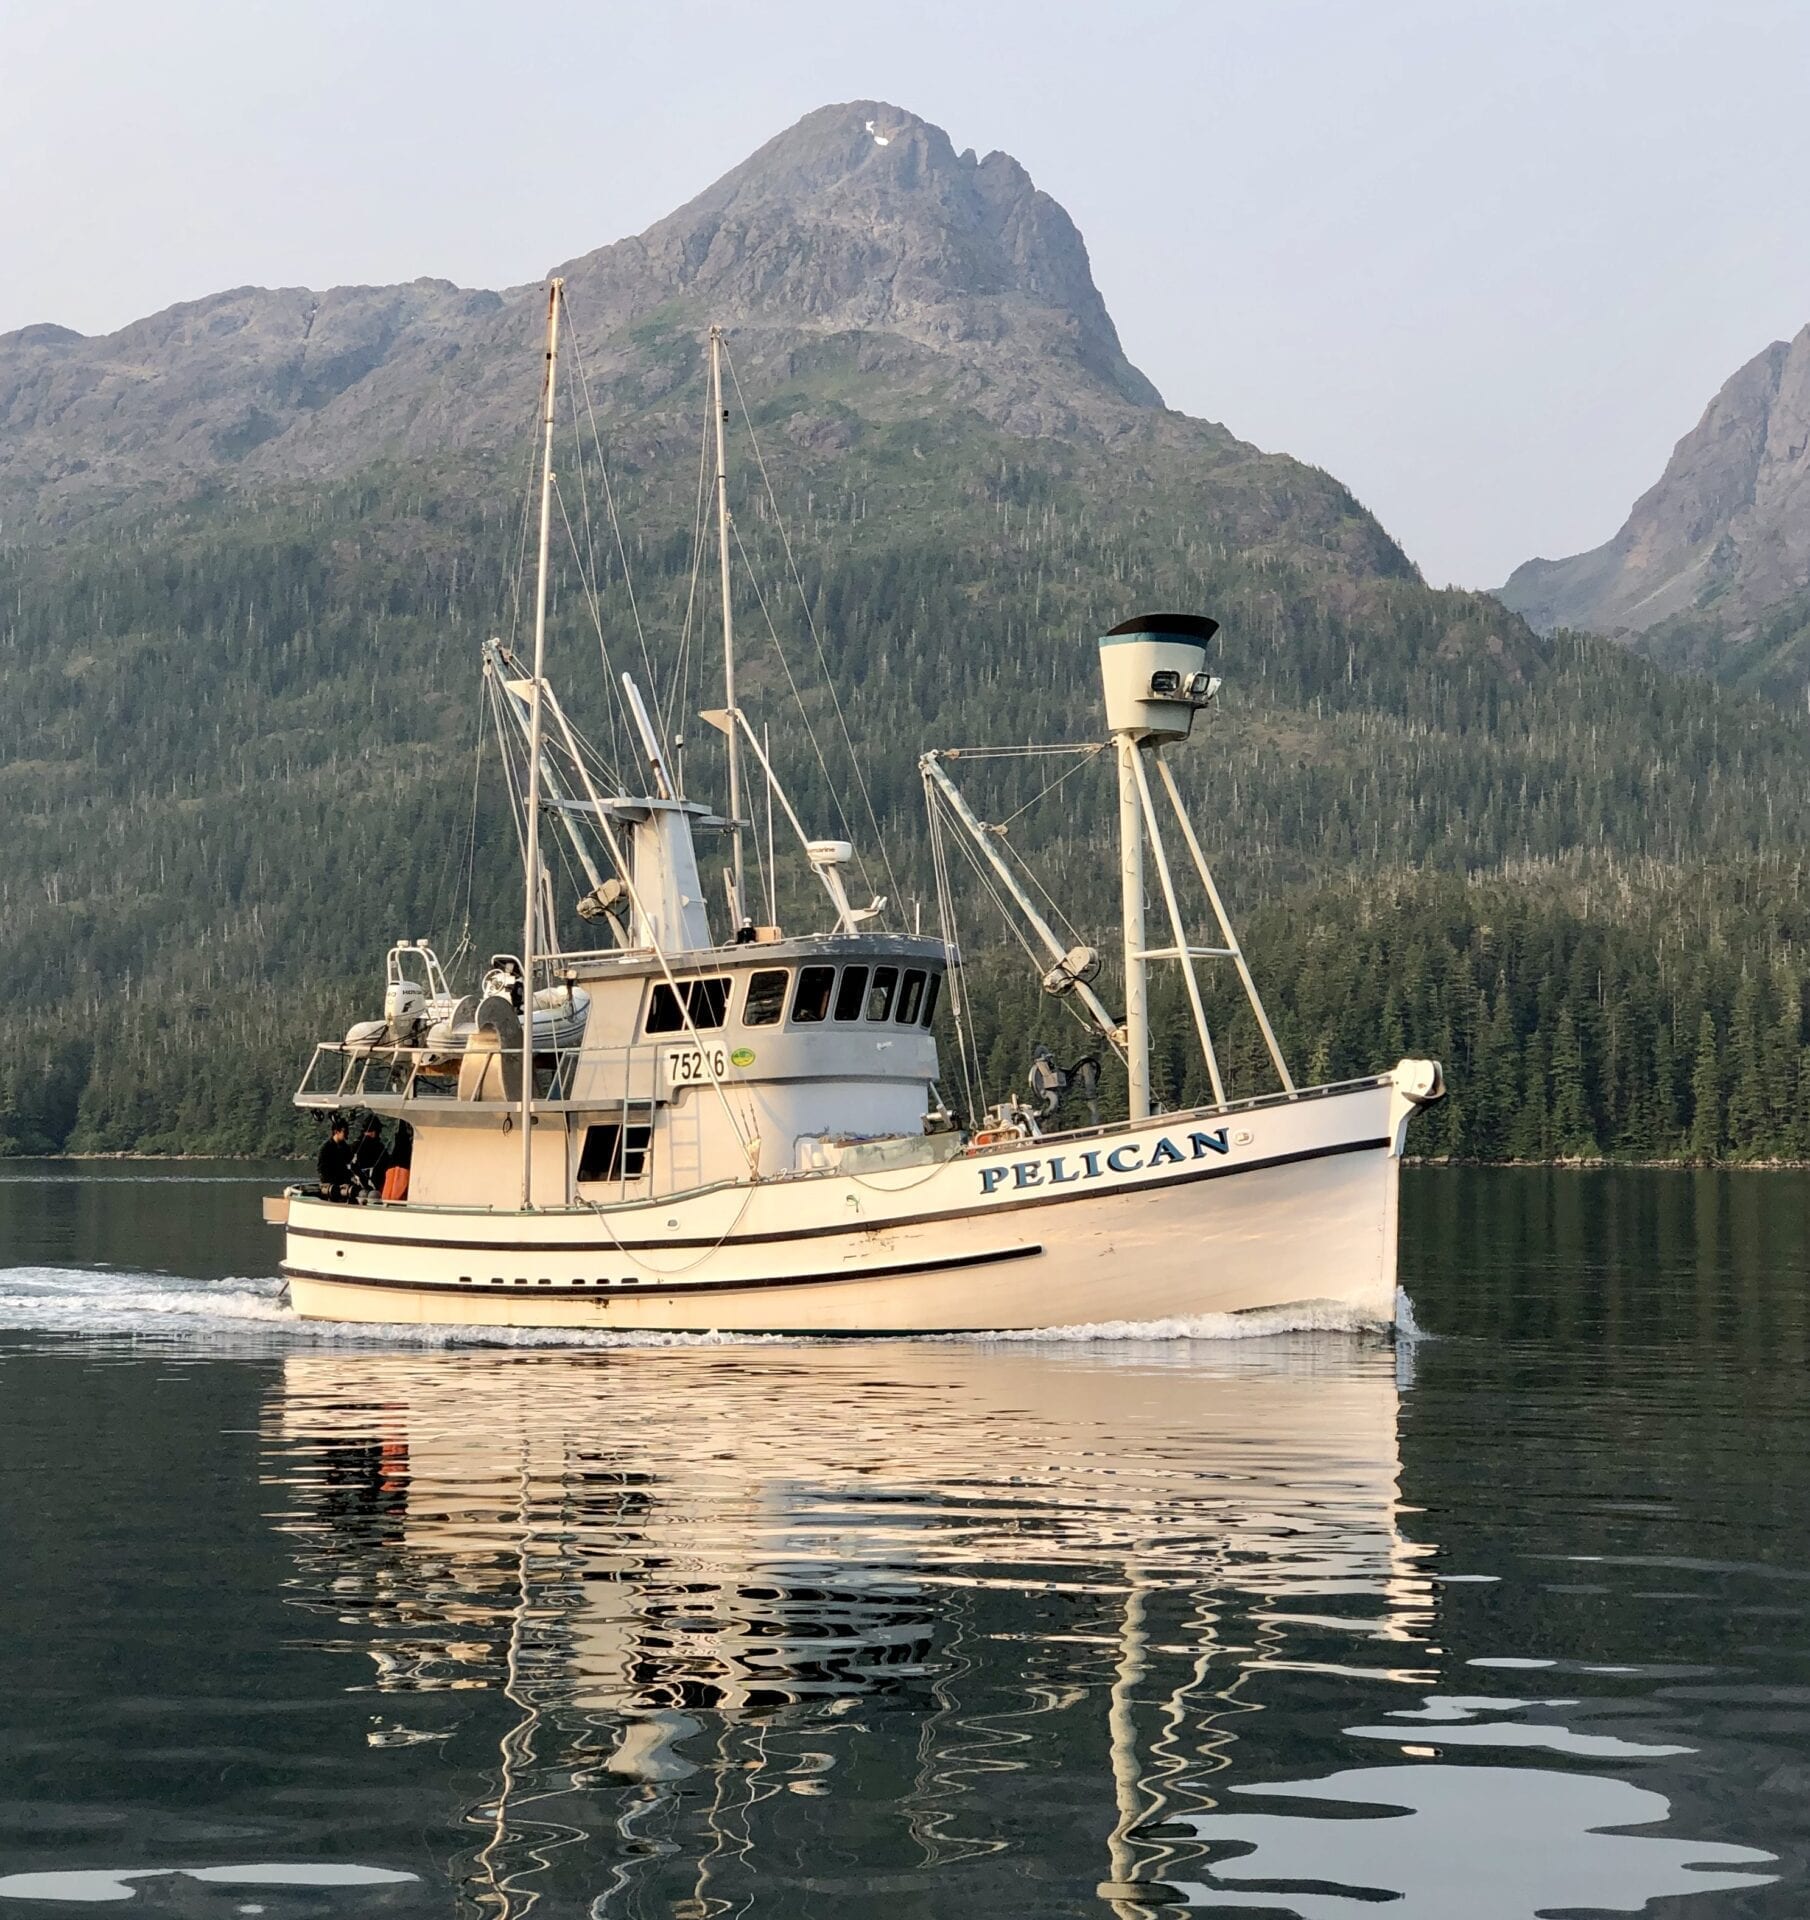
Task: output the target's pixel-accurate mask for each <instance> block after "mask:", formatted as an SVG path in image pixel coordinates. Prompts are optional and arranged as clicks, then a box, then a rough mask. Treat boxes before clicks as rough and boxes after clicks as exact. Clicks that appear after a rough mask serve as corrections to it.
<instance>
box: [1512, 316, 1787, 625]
mask: <svg viewBox="0 0 1810 1920" xmlns="http://www.w3.org/2000/svg"><path fill="white" fill-rule="evenodd" d="M1806 588H1810V327H1806V328H1805V329H1804V330H1803V331H1802V332H1801V333H1800V334H1798V336H1797V337H1796V339H1794V340H1792V341H1790V342H1786V341H1783V340H1779V341H1775V342H1774V343H1773V344H1772V345H1771V346H1769V347H1768V348H1767V349H1766V350H1765V352H1764V353H1761V354H1758V355H1756V357H1755V358H1754V359H1752V360H1750V361H1749V362H1748V363H1747V365H1746V366H1744V367H1743V368H1742V369H1741V370H1740V372H1739V373H1737V374H1736V375H1735V376H1734V378H1733V379H1732V380H1730V381H1729V382H1728V384H1727V385H1726V386H1725V387H1724V388H1723V389H1722V391H1721V392H1720V393H1718V394H1717V395H1716V397H1715V399H1713V400H1712V401H1711V402H1710V404H1709V408H1708V410H1707V411H1706V412H1705V414H1704V416H1703V418H1702V419H1701V420H1700V421H1699V422H1698V423H1697V425H1696V426H1695V427H1694V428H1693V429H1692V430H1691V431H1690V432H1689V433H1688V434H1686V435H1685V437H1684V438H1683V439H1682V440H1680V441H1679V443H1678V445H1677V448H1676V450H1675V451H1674V452H1673V454H1672V458H1671V460H1670V462H1669V463H1668V464H1667V466H1666V470H1665V472H1664V473H1663V474H1662V475H1661V476H1660V478H1659V481H1658V483H1657V484H1656V485H1655V486H1653V487H1651V488H1649V489H1648V491H1647V492H1646V493H1644V494H1642V495H1641V497H1640V498H1639V499H1638V500H1637V501H1636V502H1635V503H1634V508H1633V511H1632V512H1631V513H1630V514H1629V515H1628V519H1627V522H1626V524H1625V525H1624V526H1623V527H1622V529H1621V531H1620V532H1619V533H1618V534H1616V536H1615V538H1614V539H1613V540H1611V541H1609V542H1608V543H1607V545H1605V546H1601V547H1597V548H1595V549H1593V550H1592V551H1591V552H1589V553H1580V554H1574V555H1573V556H1572V557H1571V558H1570V559H1568V560H1529V561H1527V562H1526V563H1525V564H1524V565H1522V566H1520V567H1517V568H1516V569H1515V571H1514V573H1513V574H1512V575H1511V576H1510V578H1509V580H1508V582H1507V584H1506V585H1505V586H1504V587H1502V589H1501V590H1500V593H1499V596H1498V597H1499V598H1501V599H1502V600H1504V601H1505V602H1506V603H1507V604H1508V605H1509V606H1510V607H1512V608H1514V609H1515V611H1516V612H1518V613H1521V614H1524V615H1525V616H1526V617H1527V619H1528V620H1529V621H1530V622H1531V623H1532V624H1533V625H1534V626H1535V627H1538V628H1540V629H1541V630H1543V631H1550V630H1551V629H1553V628H1555V627H1577V628H1583V629H1586V630H1588V631H1591V632H1595V633H1604V634H1611V635H1620V636H1633V635H1646V634H1657V633H1658V630H1661V629H1665V628H1667V627H1668V625H1669V624H1676V623H1681V622H1682V623H1685V624H1686V625H1688V626H1690V627H1691V629H1692V630H1693V633H1698V632H1700V630H1701V628H1702V627H1703V625H1704V623H1705V622H1706V621H1708V622H1710V623H1713V624H1714V625H1715V627H1716V628H1717V629H1718V631H1719V633H1720V635H1721V636H1722V637H1723V639H1724V641H1726V642H1732V643H1736V645H1737V650H1738V643H1739V641H1740V638H1741V636H1742V635H1743V633H1745V632H1747V631H1749V630H1751V629H1752V628H1753V627H1754V626H1755V623H1757V622H1759V621H1761V620H1762V618H1763V616H1764V615H1765V614H1766V612H1767V610H1768V609H1769V608H1774V607H1777V606H1779V605H1780V604H1781V603H1783V602H1785V601H1788V600H1790V599H1792V598H1793V596H1795V595H1798V594H1800V593H1802V592H1803V591H1804V590H1805V589H1806ZM1644 650H1648V651H1655V652H1657V653H1659V654H1661V655H1664V654H1666V653H1668V652H1669V651H1672V650H1673V649H1670V648H1668V647H1667V646H1666V644H1665V641H1664V639H1663V638H1660V639H1657V640H1656V641H1655V644H1654V645H1653V646H1652V647H1649V648H1646V649H1644Z"/></svg>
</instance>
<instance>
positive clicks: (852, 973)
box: [836, 967, 867, 1020]
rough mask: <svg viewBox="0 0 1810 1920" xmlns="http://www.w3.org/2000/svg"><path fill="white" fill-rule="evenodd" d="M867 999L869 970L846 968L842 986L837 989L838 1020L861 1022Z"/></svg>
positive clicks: (843, 972) (843, 973)
mask: <svg viewBox="0 0 1810 1920" xmlns="http://www.w3.org/2000/svg"><path fill="white" fill-rule="evenodd" d="M866 998H867V969H866V968H865V967H844V968H843V969H842V984H841V986H839V987H838V988H837V989H836V1018H837V1019H838V1020H859V1019H860V1018H861V1004H862V1002H863V1001H864V1000H865V999H866Z"/></svg>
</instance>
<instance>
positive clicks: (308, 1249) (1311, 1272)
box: [284, 1063, 1428, 1335]
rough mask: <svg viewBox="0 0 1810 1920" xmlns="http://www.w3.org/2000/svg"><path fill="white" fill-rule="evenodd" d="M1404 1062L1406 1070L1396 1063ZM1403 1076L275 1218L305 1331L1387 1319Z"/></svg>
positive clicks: (847, 1330) (323, 1208) (923, 1329)
mask: <svg viewBox="0 0 1810 1920" xmlns="http://www.w3.org/2000/svg"><path fill="white" fill-rule="evenodd" d="M1407 1064H1408V1063H1404V1067H1405V1066H1406V1065H1407ZM1407 1084H1412V1085H1414V1087H1415V1089H1416V1090H1415V1091H1413V1092H1410V1091H1406V1090H1404V1074H1403V1071H1402V1070H1400V1069H1398V1070H1397V1073H1396V1074H1395V1075H1393V1076H1382V1077H1379V1078H1378V1079H1376V1080H1374V1081H1366V1082H1361V1083H1357V1084H1355V1085H1352V1086H1348V1087H1343V1088H1338V1089H1330V1090H1326V1091H1315V1092H1313V1093H1311V1094H1308V1095H1305V1096H1303V1097H1302V1098H1299V1099H1295V1100H1287V1101H1281V1100H1279V1101H1276V1102H1272V1103H1266V1104H1263V1105H1260V1106H1255V1107H1249V1108H1242V1109H1236V1110H1233V1111H1230V1112H1223V1113H1222V1112H1218V1111H1214V1110H1207V1111H1202V1112H1196V1113H1191V1114H1165V1115H1159V1116H1157V1117H1156V1118H1154V1119H1151V1120H1149V1121H1145V1122H1142V1123H1140V1124H1138V1125H1135V1126H1131V1125H1127V1126H1125V1127H1120V1128H1111V1129H1106V1130H1103V1131H1098V1132H1090V1133H1087V1134H1083V1135H1074V1134H1070V1135H1061V1136H1051V1137H1049V1138H1046V1139H1043V1140H1039V1141H1034V1142H1033V1141H1020V1142H1014V1143H1011V1144H1009V1145H1006V1146H1003V1147H998V1148H989V1149H985V1150H982V1151H978V1152H972V1151H971V1152H969V1153H965V1154H962V1155H960V1156H958V1157H956V1158H954V1159H952V1160H947V1161H944V1162H941V1163H939V1164H936V1165H933V1166H924V1167H914V1168H905V1169H898V1170H892V1171H887V1172H881V1173H871V1174H865V1175H851V1174H843V1173H839V1172H837V1173H822V1174H810V1175H805V1176H800V1177H797V1178H790V1179H779V1180H768V1181H762V1182H757V1183H751V1184H750V1183H736V1184H724V1185H719V1186H716V1187H709V1188H704V1189H701V1190H698V1191H696V1192H692V1193H687V1194H680V1195H676V1196H673V1197H671V1198H666V1199H656V1200H653V1201H641V1202H637V1203H633V1204H629V1205H623V1206H614V1207H601V1208H593V1207H577V1208H550V1209H541V1210H536V1211H534V1212H508V1211H501V1210H495V1209H476V1208H459V1207H442V1206H432V1207H427V1206H412V1205H407V1204H404V1205H400V1206H390V1207H376V1206H371V1207H357V1208H354V1207H347V1206H338V1205H332V1204H329V1203H327V1202H324V1201H320V1200H315V1199H311V1198H297V1199H294V1200H292V1201H290V1202H289V1210H288V1220H287V1226H288V1240H287V1247H286V1258H285V1260H284V1271H285V1273H286V1274H287V1275H288V1279H289V1286H290V1297H291V1299H292V1301H293V1303H294V1306H295V1309H296V1311H297V1312H298V1313H300V1314H302V1315H304V1316H305V1317H309V1318H316V1319H330V1320H345V1321H364V1322H384V1323H396V1322H418V1323H427V1324H440V1325H450V1326H491V1327H561V1328H574V1327H581V1328H601V1329H615V1330H620V1331H625V1332H628V1331H671V1332H709V1331H720V1332H737V1333H835V1334H855V1335H861V1334H877V1333H936V1332H983V1331H995V1330H999V1331H1004V1330H1015V1329H1036V1328H1049V1327H1065V1326H1076V1325H1088V1324H1098V1323H1104V1322H1112V1321H1166V1320H1185V1319H1192V1318H1195V1317H1198V1316H1201V1315H1206V1314H1236V1313H1250V1312H1256V1311H1260V1310H1263V1309H1266V1308H1312V1307H1320V1306H1324V1307H1326V1308H1328V1309H1330V1310H1331V1311H1330V1313H1329V1316H1328V1317H1329V1318H1332V1319H1334V1321H1335V1323H1336V1324H1349V1325H1353V1326H1356V1325H1362V1324H1374V1325H1377V1326H1386V1325H1387V1324H1389V1323H1390V1322H1391V1321H1392V1319H1393V1317H1394V1302H1395V1272H1396V1235H1397V1224H1396V1222H1397V1180H1398V1174H1399V1169H1400V1155H1401V1151H1402V1145H1403V1141H1404V1137H1405V1134H1406V1129H1407V1122H1408V1120H1409V1118H1410V1117H1411V1116H1412V1114H1413V1112H1414V1111H1415V1109H1416V1107H1417V1106H1418V1105H1420V1104H1422V1103H1423V1101H1424V1099H1425V1098H1426V1097H1428V1096H1427V1093H1426V1091H1425V1089H1424V1088H1423V1087H1421V1086H1420V1084H1419V1083H1418V1082H1408V1083H1407Z"/></svg>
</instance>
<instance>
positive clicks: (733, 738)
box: [710, 326, 747, 933]
mask: <svg viewBox="0 0 1810 1920" xmlns="http://www.w3.org/2000/svg"><path fill="white" fill-rule="evenodd" d="M710 411H711V413H712V415H713V416H714V417H715V420H716V543H717V556H718V559H719V561H720V562H721V567H722V576H723V705H724V706H725V707H727V708H728V710H729V713H730V715H731V721H730V724H729V726H728V727H727V728H726V729H725V737H726V739H727V741H728V743H729V844H730V847H731V849H732V851H733V854H734V860H735V923H736V924H735V928H734V931H735V932H738V933H739V932H740V930H741V925H742V922H743V921H744V920H745V919H746V918H747V907H746V905H745V903H744V900H743V895H742V753H741V741H740V739H739V737H738V736H737V733H736V728H735V724H734V719H733V716H734V713H735V609H734V608H733V607H732V606H731V605H730V601H729V466H728V462H727V460H726V459H725V457H724V453H723V425H724V422H725V421H726V420H727V418H728V410H727V409H726V408H725V407H724V405H723V330H722V328H721V327H714V326H713V327H712V328H711V329H710Z"/></svg>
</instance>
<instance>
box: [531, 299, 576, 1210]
mask: <svg viewBox="0 0 1810 1920" xmlns="http://www.w3.org/2000/svg"><path fill="white" fill-rule="evenodd" d="M565 290H566V283H565V282H564V281H563V280H551V281H549V282H548V283H547V378H546V388H545V392H544V394H543V396H542V398H543V402H544V404H543V405H542V408H541V464H540V566H539V570H538V572H537V574H536V576H535V582H534V684H533V686H532V688H531V689H530V690H529V695H528V799H527V813H528V833H527V852H526V855H525V860H526V872H525V873H524V875H523V882H524V884H523V887H522V1114H521V1134H522V1205H523V1207H524V1208H527V1207H532V1206H533V1205H534V922H535V913H536V908H537V905H538V894H539V891H540V754H541V681H542V677H543V675H544V674H545V672H546V665H547V540H548V535H549V532H550V530H551V528H552V524H553V370H554V366H555V364H556V363H557V361H558V357H559V303H560V300H561V297H562V296H563V295H564V293H565Z"/></svg>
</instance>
